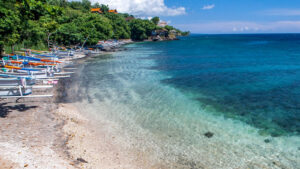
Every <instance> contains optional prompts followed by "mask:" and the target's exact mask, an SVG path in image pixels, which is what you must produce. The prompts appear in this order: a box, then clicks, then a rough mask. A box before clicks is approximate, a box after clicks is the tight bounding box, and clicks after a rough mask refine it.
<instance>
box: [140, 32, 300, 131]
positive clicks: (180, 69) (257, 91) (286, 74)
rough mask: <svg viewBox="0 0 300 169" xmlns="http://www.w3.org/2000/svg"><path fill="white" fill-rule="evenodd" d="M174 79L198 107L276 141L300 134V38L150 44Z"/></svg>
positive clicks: (258, 37) (235, 37)
mask: <svg viewBox="0 0 300 169" xmlns="http://www.w3.org/2000/svg"><path fill="white" fill-rule="evenodd" d="M144 45H145V46H151V47H153V48H155V49H157V50H161V51H163V52H162V53H160V54H158V55H153V56H152V58H154V59H155V61H156V63H157V66H154V67H152V68H153V69H155V70H159V71H163V72H164V73H166V74H169V75H170V76H171V77H170V78H166V79H163V80H162V82H163V83H165V84H167V85H171V86H174V87H176V88H178V89H180V90H182V91H183V92H189V93H192V98H191V99H195V100H197V101H199V106H212V107H213V108H214V109H215V110H216V111H215V112H217V113H219V114H220V115H224V116H225V117H227V118H234V119H238V120H241V121H243V122H245V123H247V124H250V125H252V126H254V127H257V128H259V129H262V132H267V133H270V134H271V135H272V136H279V135H283V134H292V135H299V133H300V34H260V35H192V36H189V37H184V38H181V40H180V41H173V42H161V43H147V44H144Z"/></svg>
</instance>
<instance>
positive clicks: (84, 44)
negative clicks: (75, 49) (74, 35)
mask: <svg viewBox="0 0 300 169" xmlns="http://www.w3.org/2000/svg"><path fill="white" fill-rule="evenodd" d="M89 37H90V35H88V36H87V38H85V40H84V42H83V44H82V46H81V49H82V48H83V47H84V45H85V43H86V41H87V40H88V39H89ZM81 49H80V50H81Z"/></svg>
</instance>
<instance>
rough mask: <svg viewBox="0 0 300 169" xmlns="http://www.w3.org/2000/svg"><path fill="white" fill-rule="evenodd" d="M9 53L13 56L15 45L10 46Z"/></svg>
mask: <svg viewBox="0 0 300 169" xmlns="http://www.w3.org/2000/svg"><path fill="white" fill-rule="evenodd" d="M11 53H12V54H15V45H11Z"/></svg>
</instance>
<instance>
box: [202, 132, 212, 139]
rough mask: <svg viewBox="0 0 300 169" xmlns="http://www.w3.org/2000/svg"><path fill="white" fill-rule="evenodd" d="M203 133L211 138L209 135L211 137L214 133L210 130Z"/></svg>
mask: <svg viewBox="0 0 300 169" xmlns="http://www.w3.org/2000/svg"><path fill="white" fill-rule="evenodd" d="M204 135H205V136H206V137H207V138H211V137H213V136H214V133H212V132H210V131H209V132H206V133H204Z"/></svg>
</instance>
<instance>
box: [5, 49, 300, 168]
mask: <svg viewBox="0 0 300 169" xmlns="http://www.w3.org/2000/svg"><path fill="white" fill-rule="evenodd" d="M110 54H112V53H111V52H107V53H104V54H103V55H99V56H94V57H93V56H91V57H86V58H82V59H78V60H76V62H75V63H76V67H77V70H76V72H77V73H75V74H74V75H73V76H72V78H67V79H63V80H61V81H59V84H58V85H57V86H56V88H55V90H54V96H55V97H53V98H52V99H49V100H47V102H46V101H45V103H44V102H43V103H42V104H41V102H32V103H30V104H27V103H26V106H25V108H24V107H22V106H19V107H17V108H16V107H8V108H9V109H10V110H12V112H10V113H9V114H8V117H7V118H3V119H2V118H0V123H1V124H3V123H4V122H6V120H7V121H8V122H7V123H13V122H14V121H17V122H18V125H17V126H11V125H6V124H5V125H3V126H0V131H1V136H0V154H1V155H0V166H1V163H3V160H5V161H4V162H5V163H6V164H5V165H10V166H14V168H35V167H36V166H38V167H39V168H53V166H55V167H56V168H105V169H110V168H130V169H135V168H165V169H167V168H182V169H183V168H218V167H219V168H220V167H221V166H222V167H221V168H230V167H232V166H234V167H237V168H241V167H248V168H255V167H256V168H257V167H258V168H285V167H287V166H289V162H291V165H295V164H296V163H297V162H296V159H297V153H296V150H290V151H285V150H283V149H282V150H281V149H280V148H284V146H282V145H283V144H284V142H285V138H281V139H278V140H275V139H274V140H273V139H272V138H269V137H266V136H260V135H259V134H258V132H257V130H256V129H255V128H252V127H250V126H248V125H240V123H239V122H236V121H234V120H228V119H223V118H222V117H219V118H215V117H214V116H206V115H199V117H198V116H195V117H194V116H193V118H195V119H194V120H195V121H194V120H193V119H188V118H187V119H185V118H186V116H185V117H184V116H178V117H177V118H179V119H184V120H185V122H186V123H184V124H187V122H195V123H192V124H196V121H197V120H196V119H202V120H201V122H199V121H197V123H201V125H199V126H196V127H198V128H197V130H196V131H198V132H197V133H194V134H193V138H194V139H195V140H194V139H189V141H187V142H186V143H187V145H182V144H181V143H183V142H182V139H183V138H188V137H189V133H188V129H185V128H181V127H180V126H177V125H174V128H172V125H171V126H170V128H168V130H165V131H161V132H162V133H160V130H158V129H159V128H158V129H157V131H156V130H155V131H156V132H158V133H156V134H157V135H155V134H152V133H151V132H150V133H149V132H148V131H147V128H145V129H144V128H142V127H141V126H139V125H138V124H139V123H138V124H136V123H134V121H130V120H129V118H128V119H127V118H125V119H123V118H124V116H121V117H120V118H122V117H123V118H122V119H120V120H124V121H127V120H128V121H129V122H128V123H124V124H125V125H126V126H124V124H121V123H119V121H118V120H117V121H114V120H112V119H110V118H109V117H107V116H106V114H109V113H114V112H116V114H115V115H119V114H121V113H122V111H120V113H118V112H119V108H122V107H117V108H116V109H114V108H113V107H114V106H117V105H114V104H112V103H111V102H107V103H108V104H109V105H105V104H103V105H99V107H97V106H96V107H90V106H95V104H93V98H89V97H90V96H89V94H92V95H93V94H94V92H92V93H88V90H89V89H88V88H81V86H86V85H87V84H85V83H86V82H87V81H85V80H89V78H87V79H84V76H85V75H87V74H85V75H84V74H81V73H80V72H83V71H85V70H84V69H85V68H88V67H89V66H85V63H83V62H86V63H93V61H94V60H93V59H94V58H95V57H103V59H104V60H105V59H106V58H111V57H110ZM106 55H107V56H106ZM124 55H128V53H125V54H124ZM130 59H136V58H131V57H130ZM104 62H105V61H104ZM136 63H137V62H135V63H132V65H136ZM116 65H117V64H116ZM96 66H98V65H97V64H96ZM127 66H128V67H129V65H127ZM91 67H92V65H91ZM89 70H93V71H94V70H95V67H94V68H92V69H89ZM96 70H98V69H96ZM100 70H102V69H100ZM87 71H88V70H87ZM98 71H99V70H98ZM118 71H120V70H117V72H118ZM125 71H126V69H125ZM105 73H106V72H105ZM107 73H108V74H110V73H113V72H107ZM144 73H145V72H144ZM93 75H97V74H92V76H93ZM144 75H148V74H146V73H145V74H144ZM79 79H81V80H79ZM108 80H109V78H108ZM137 82H139V84H138V85H140V82H141V81H139V80H137ZM87 86H88V85H87ZM164 88H165V87H164ZM166 88H169V87H166ZM156 89H157V88H156ZM170 89H171V88H170ZM171 90H173V89H171ZM163 91H165V90H163ZM97 92H99V91H95V93H97ZM151 94H153V93H151ZM165 94H166V96H165V97H166V98H167V97H170V96H175V97H178V96H180V97H181V94H180V92H178V93H177V92H176V93H172V94H170V93H169V94H170V95H168V93H165ZM173 94H174V95H173ZM94 99H95V98H94ZM182 99H187V98H185V97H184V98H182ZM163 100H167V99H163ZM21 101H22V100H21ZM181 101H182V103H187V104H189V107H195V106H194V104H193V103H191V102H186V101H185V100H181ZM29 102H30V101H29ZM2 104H3V103H2V102H1V105H2ZM11 104H14V103H12V102H11V103H9V104H8V105H2V106H1V109H2V107H5V106H11ZM19 104H20V105H21V104H24V102H21V103H19ZM89 104H90V105H89ZM177 104H179V103H177ZM85 105H89V106H85ZM35 106H38V107H35ZM174 106H175V107H176V105H174ZM123 108H125V107H123ZM179 108H180V106H179ZM93 111H94V112H93ZM97 111H98V112H102V113H99V114H97V113H98V112H97ZM191 111H192V110H191ZM89 112H91V113H89ZM171 112H172V111H171ZM174 112H175V111H174ZM93 113H94V114H93ZM124 113H126V111H124ZM95 114H97V117H96V116H94V115H95ZM171 116H172V115H171ZM172 117H173V116H172ZM174 117H175V116H174ZM180 117H181V118H180ZM23 118H24V119H23ZM177 118H174V120H176V119H177ZM160 120H161V123H162V124H168V121H163V120H164V119H160ZM165 120H169V119H168V118H166V119H165ZM177 120H178V119H177ZM221 121H226V123H222V122H221ZM127 124H129V125H127ZM212 124H213V125H212ZM220 124H222V125H220ZM131 125H132V126H131ZM19 126H22V127H23V126H24V128H20V127H19ZM218 126H223V128H224V129H227V130H226V131H230V132H228V133H227V132H224V130H223V129H221V128H219V127H218ZM3 127H6V128H9V130H8V131H5V132H3V131H4V128H3ZM153 127H159V126H153ZM177 127H178V128H177ZM240 127H242V128H240ZM235 128H239V130H235ZM16 129H17V130H18V131H17V132H16V133H20V135H17V136H16V134H14V132H15V130H16ZM5 130H6V129H5ZM173 130H174V131H173ZM166 131H167V132H166ZM22 132H23V134H22ZM136 132H138V134H139V135H135V133H136ZM206 132H208V133H211V134H212V135H211V136H209V134H208V135H206V134H205V133H206ZM247 132H250V133H248V134H247ZM244 133H245V134H244ZM181 134H186V135H185V136H184V137H182V135H181ZM5 135H8V137H7V140H6V141H7V142H8V144H5V143H3V136H4V137H5ZM32 135H34V136H35V137H32ZM252 136H258V137H252ZM19 137H20V138H19ZM210 137H212V138H210ZM16 138H17V139H16ZM28 138H30V139H28ZM31 139H32V140H31ZM264 139H266V140H267V141H268V142H266V140H264ZM9 140H16V141H15V142H9ZM22 140H25V141H24V143H23V141H22ZM193 140H194V141H195V142H193ZM251 140H252V141H251ZM293 140H294V143H295V145H296V138H294V139H293ZM4 141H5V140H4ZM148 141H149V142H148ZM161 141H163V142H161ZM161 143H163V144H161ZM32 144H34V145H33V147H31V145H32ZM190 145H192V146H190ZM275 146H278V148H279V149H277V148H276V151H275V149H273V148H275ZM227 147H228V148H227ZM177 148H179V149H177ZM180 148H184V149H180ZM19 149H20V150H22V151H20V154H19V151H17V150H19ZM195 149H197V150H198V152H201V153H200V154H198V152H197V151H195ZM262 149H265V151H264V152H261V151H260V150H262ZM179 150H180V151H179ZM277 150H278V151H277ZM184 153H187V154H184ZM274 153H275V154H278V153H280V154H281V155H280V156H277V155H274ZM288 153H294V154H288ZM23 154H24V155H23ZM44 154H46V155H44ZM190 154H192V155H191V157H192V158H190V156H189V155H190ZM3 155H4V156H3ZM152 155H153V156H152ZM290 155H294V156H290ZM169 156H170V157H171V158H170V159H169V158H168V157H169ZM16 157H18V158H16ZM250 157H251V158H250ZM291 157H292V158H291ZM49 158H51V159H49ZM249 158H250V159H249ZM11 159H16V160H13V161H11ZM33 159H34V160H33ZM48 159H49V160H48ZM36 161H37V162H36ZM42 161H51V166H50V165H49V164H48V163H47V164H45V163H43V162H42ZM217 161H218V162H217ZM292 162H293V163H295V164H293V163H292ZM17 165H19V167H15V166H17ZM25 165H27V166H26V167H24V166H25ZM3 166H4V165H3ZM141 166H142V167H141ZM7 168H9V167H7ZM0 169H2V168H1V167H0Z"/></svg>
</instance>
